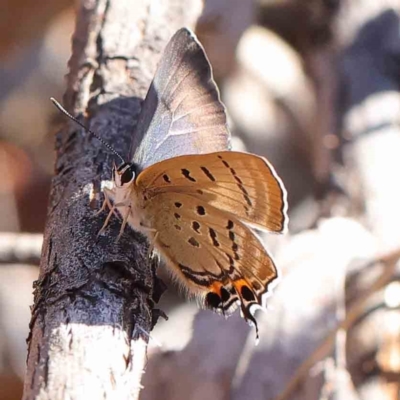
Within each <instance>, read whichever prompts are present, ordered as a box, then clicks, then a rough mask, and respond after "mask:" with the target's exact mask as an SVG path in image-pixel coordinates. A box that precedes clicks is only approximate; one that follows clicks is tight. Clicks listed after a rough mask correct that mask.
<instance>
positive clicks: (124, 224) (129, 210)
mask: <svg viewBox="0 0 400 400" xmlns="http://www.w3.org/2000/svg"><path fill="white" fill-rule="evenodd" d="M123 205H125V204H124V203H121V204H118V206H123ZM126 207H127V208H128V211H127V212H126V214H125V216H124V220H123V221H122V225H121V229H120V230H119V234H118V237H117V242H118V240H119V239H120V238H121V236H122V234H123V233H124V230H125V227H126V224H127V222H128V218H129V215H130V213H131V212H132V209H131V205H130V204H129V205H128V206H126Z"/></svg>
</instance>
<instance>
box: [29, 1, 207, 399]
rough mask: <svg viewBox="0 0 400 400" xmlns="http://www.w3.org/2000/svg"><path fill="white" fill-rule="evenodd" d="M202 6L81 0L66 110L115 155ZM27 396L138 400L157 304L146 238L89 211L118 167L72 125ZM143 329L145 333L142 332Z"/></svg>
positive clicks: (37, 308)
mask: <svg viewBox="0 0 400 400" xmlns="http://www.w3.org/2000/svg"><path fill="white" fill-rule="evenodd" d="M200 11H201V2H200V0H190V1H187V0H160V1H157V2H154V1H151V0H138V1H134V2H133V1H129V0H97V1H94V0H82V1H81V2H80V4H79V8H78V12H77V24H76V30H75V34H74V37H73V54H72V57H71V59H70V63H69V67H70V72H69V75H68V79H67V82H68V86H67V91H66V95H65V98H64V104H65V106H66V108H67V109H68V110H69V111H70V112H71V113H72V114H73V115H75V116H80V117H81V121H82V122H83V123H85V125H86V126H89V127H90V128H91V129H93V130H94V131H96V133H97V134H98V135H100V136H101V137H102V138H103V139H104V140H105V141H107V142H109V143H110V144H112V146H114V147H115V148H116V149H117V150H118V151H119V152H120V153H121V154H123V155H126V154H128V149H129V142H130V139H131V137H132V134H133V131H134V126H135V123H136V119H137V116H138V113H139V111H140V105H141V101H142V99H143V97H144V96H145V94H146V91H147V89H148V87H149V85H150V81H151V79H152V76H153V74H154V72H155V68H156V65H157V62H158V60H159V57H160V55H161V52H162V50H163V49H164V46H165V44H166V43H167V41H168V40H169V38H170V37H171V36H172V34H173V33H174V32H175V31H176V30H177V29H178V28H180V27H181V26H183V25H186V26H189V27H193V25H194V23H195V21H196V19H197V17H198V15H199V13H200ZM56 151H57V158H56V164H55V176H54V178H53V181H52V190H51V196H50V202H49V208H48V218H47V225H46V230H45V235H44V244H43V251H42V258H41V264H40V276H39V279H38V281H37V282H36V286H35V301H34V306H33V307H32V320H31V327H30V328H31V332H30V336H29V338H28V343H29V353H28V370H27V374H26V379H25V389H24V399H52V400H56V399H65V398H70V399H88V398H92V399H100V398H118V399H128V398H129V399H135V398H137V397H138V394H139V391H140V387H141V386H140V379H141V375H142V373H143V368H144V364H145V359H146V348H147V342H148V333H149V332H150V331H151V329H152V326H153V321H154V316H155V315H154V310H153V306H154V303H153V300H155V299H156V298H157V296H159V294H160V291H159V290H157V285H156V283H157V280H156V278H155V268H154V266H153V267H152V266H151V265H150V264H149V262H148V260H147V244H146V241H145V239H144V238H143V237H142V236H140V235H139V234H137V233H134V232H133V231H131V230H130V229H129V228H127V229H126V230H125V233H124V235H123V236H122V238H121V240H120V241H119V242H118V243H116V238H117V235H118V232H119V227H120V222H119V221H117V220H116V218H112V220H111V223H110V225H109V227H108V228H107V230H106V231H105V233H104V234H102V235H101V236H97V233H98V232H99V230H100V228H101V226H102V224H103V222H104V218H105V216H106V214H105V213H102V214H101V215H96V211H97V210H98V209H99V208H100V206H101V204H102V200H103V196H102V193H101V185H102V181H103V180H107V179H110V178H111V166H112V163H113V161H115V162H117V160H115V159H114V158H115V157H114V156H113V155H112V154H110V152H109V151H108V150H107V149H106V148H104V147H102V145H101V144H100V143H99V141H98V140H97V139H95V138H93V137H91V136H90V135H88V134H87V133H85V132H84V131H83V130H82V129H80V128H78V127H77V126H76V125H75V124H74V123H72V122H71V123H68V124H67V125H66V126H65V127H64V128H63V129H62V130H61V131H60V132H59V133H58V134H57V136H56ZM146 332H147V333H146Z"/></svg>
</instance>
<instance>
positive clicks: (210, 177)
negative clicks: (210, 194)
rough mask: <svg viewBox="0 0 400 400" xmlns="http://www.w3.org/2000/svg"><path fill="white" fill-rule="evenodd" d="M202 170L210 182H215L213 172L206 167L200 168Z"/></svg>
mask: <svg viewBox="0 0 400 400" xmlns="http://www.w3.org/2000/svg"><path fill="white" fill-rule="evenodd" d="M200 169H201V170H202V171H203V172H204V174H205V175H206V177H207V178H208V179H209V180H210V181H213V182H215V178H214V176H213V175H212V174H211V172H210V171H209V170H208V169H207V168H206V167H200Z"/></svg>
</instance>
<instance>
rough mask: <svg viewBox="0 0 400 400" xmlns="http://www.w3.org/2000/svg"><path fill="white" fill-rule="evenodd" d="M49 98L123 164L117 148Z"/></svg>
mask: <svg viewBox="0 0 400 400" xmlns="http://www.w3.org/2000/svg"><path fill="white" fill-rule="evenodd" d="M50 100H51V101H52V102H53V104H54V105H55V106H56V107H57V108H58V109H59V110H60V111H61V112H62V113H63V114H65V115H66V116H67V117H68V118H69V119H72V121H74V122H76V123H77V124H78V125H79V126H81V127H82V128H83V129H84V130H85V131H86V132H89V133H90V134H92V135H93V136H94V137H95V138H96V139H97V140H98V141H99V142H100V143H101V144H102V145H103V146H104V147H106V148H107V149H108V150H110V151H111V152H112V153H113V154H115V155H116V156H117V157H118V158H119V159H120V160H121V161H122V163H123V164H124V163H125V160H124V158H123V157H122V156H121V154H119V153H118V151H117V150H115V149H114V148H113V147H112V146H111V145H110V144H109V143H107V142H106V141H105V140H104V139H102V138H101V137H100V136H98V135H97V134H96V133H94V132H93V131H92V130H90V129H89V128H88V127H86V126H85V125H83V124H82V122H80V121H78V119H77V118H75V117H73V116H72V115H71V114H70V113H69V112H68V111H67V110H66V109H65V108H64V107H63V106H62V105H61V104H60V103H59V102H58V101H57V100H56V99H55V98H53V97H50Z"/></svg>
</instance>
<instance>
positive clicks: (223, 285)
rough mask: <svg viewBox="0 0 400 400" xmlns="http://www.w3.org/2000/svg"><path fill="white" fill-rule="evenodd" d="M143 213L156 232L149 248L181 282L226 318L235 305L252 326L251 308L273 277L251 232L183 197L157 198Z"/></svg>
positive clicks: (271, 264)
mask: <svg viewBox="0 0 400 400" xmlns="http://www.w3.org/2000/svg"><path fill="white" fill-rule="evenodd" d="M146 209H147V213H148V219H147V223H148V224H149V226H150V227H151V228H152V229H155V231H156V232H157V234H156V236H155V238H154V245H155V248H156V249H157V250H158V251H159V252H160V253H161V254H162V256H163V258H164V259H165V260H166V262H167V264H168V266H169V267H170V268H171V269H172V271H173V272H174V273H175V275H176V276H177V277H178V278H180V280H181V282H183V283H184V284H185V286H186V287H189V288H191V289H192V292H193V293H197V294H200V296H201V297H202V298H204V302H205V305H206V306H208V307H210V308H212V309H214V310H216V311H220V312H226V313H228V314H229V313H230V312H231V311H232V310H233V309H234V308H235V305H236V303H240V306H241V309H242V312H243V314H244V316H245V318H246V319H249V320H252V321H253V318H252V316H251V314H250V307H251V305H256V304H257V305H262V296H263V295H264V294H265V293H267V292H268V289H269V288H270V285H271V283H272V282H273V281H275V280H276V279H277V277H278V272H277V269H276V267H275V264H274V261H273V260H272V258H271V256H270V255H269V254H268V252H267V250H266V249H265V247H264V246H263V244H262V242H261V241H260V240H259V239H258V237H257V236H256V235H255V234H254V233H253V232H252V231H251V229H250V228H248V227H247V226H246V225H245V224H243V223H242V222H240V221H239V220H238V219H237V218H236V217H235V216H233V215H230V214H228V213H225V212H224V211H221V210H218V209H217V208H215V207H213V206H211V205H209V204H207V203H206V202H204V201H201V200H199V199H197V198H195V197H192V196H190V195H186V194H184V193H177V194H176V195H174V196H171V195H170V194H169V193H162V194H159V195H157V196H155V197H154V198H153V199H152V200H150V201H149V202H148V203H147V205H146ZM253 322H254V321H253Z"/></svg>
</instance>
